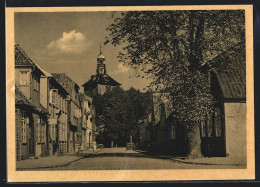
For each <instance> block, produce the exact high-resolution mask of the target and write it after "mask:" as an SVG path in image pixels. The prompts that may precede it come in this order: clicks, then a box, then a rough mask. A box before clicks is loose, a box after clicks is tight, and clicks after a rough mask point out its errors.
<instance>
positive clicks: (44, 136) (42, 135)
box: [41, 124, 46, 143]
mask: <svg viewBox="0 0 260 187" xmlns="http://www.w3.org/2000/svg"><path fill="white" fill-rule="evenodd" d="M45 140H46V125H45V124H41V142H43V143H45Z"/></svg>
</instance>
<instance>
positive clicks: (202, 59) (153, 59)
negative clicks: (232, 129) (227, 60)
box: [105, 10, 245, 158]
mask: <svg viewBox="0 0 260 187" xmlns="http://www.w3.org/2000/svg"><path fill="white" fill-rule="evenodd" d="M244 27H245V12H244V10H187V11H186V10H178V11H129V12H121V13H120V15H119V16H117V17H116V18H115V19H114V23H113V24H111V25H110V26H109V27H108V28H107V31H108V36H107V40H106V42H105V43H111V44H113V45H115V46H117V45H122V46H124V47H123V49H122V51H121V52H120V53H119V55H118V59H119V62H122V63H124V64H126V65H129V66H131V67H132V68H133V69H136V70H137V71H139V72H144V73H145V74H146V75H147V76H148V77H151V78H153V82H152V83H151V85H150V88H151V89H152V90H153V91H155V90H157V91H160V92H168V93H170V95H171V96H172V98H173V110H174V113H175V115H176V117H177V118H178V119H179V121H183V123H182V124H184V125H185V126H186V127H187V132H188V133H187V134H188V136H187V137H188V139H189V142H190V150H189V154H190V155H191V157H193V158H196V157H200V156H201V155H200V137H199V122H200V120H204V119H206V118H210V117H211V115H212V113H213V107H214V105H215V102H216V101H215V99H214V97H213V96H212V94H211V90H210V84H209V73H208V72H209V71H210V70H211V69H213V68H215V67H216V66H221V65H222V64H221V61H218V62H217V63H218V64H212V62H214V61H211V59H213V58H214V57H216V56H218V55H220V54H222V53H223V52H224V51H226V50H228V49H230V48H232V47H233V46H235V45H237V44H238V43H245V28H244Z"/></svg>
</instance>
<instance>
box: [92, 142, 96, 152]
mask: <svg viewBox="0 0 260 187" xmlns="http://www.w3.org/2000/svg"><path fill="white" fill-rule="evenodd" d="M96 149H97V144H96V142H95V141H94V142H93V152H95V151H96Z"/></svg>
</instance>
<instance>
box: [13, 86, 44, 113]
mask: <svg viewBox="0 0 260 187" xmlns="http://www.w3.org/2000/svg"><path fill="white" fill-rule="evenodd" d="M15 104H16V105H27V106H30V107H32V108H34V110H36V111H38V112H41V113H49V112H48V110H47V109H46V108H45V107H43V106H42V105H41V104H40V106H39V107H36V106H35V105H34V104H33V103H32V102H31V101H30V100H29V99H27V98H26V96H25V95H24V94H23V93H22V92H21V91H20V90H19V88H18V87H17V86H15Z"/></svg>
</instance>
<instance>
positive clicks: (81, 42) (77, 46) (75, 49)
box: [47, 30, 92, 53]
mask: <svg viewBox="0 0 260 187" xmlns="http://www.w3.org/2000/svg"><path fill="white" fill-rule="evenodd" d="M91 44H92V43H91V42H90V41H87V39H86V37H85V35H84V34H82V33H81V32H77V31H76V30H72V31H70V32H63V33H62V37H61V38H59V39H58V40H54V41H51V42H50V43H49V44H48V45H47V49H49V50H55V51H59V52H65V53H82V52H85V51H86V48H87V47H89V46H91Z"/></svg>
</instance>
